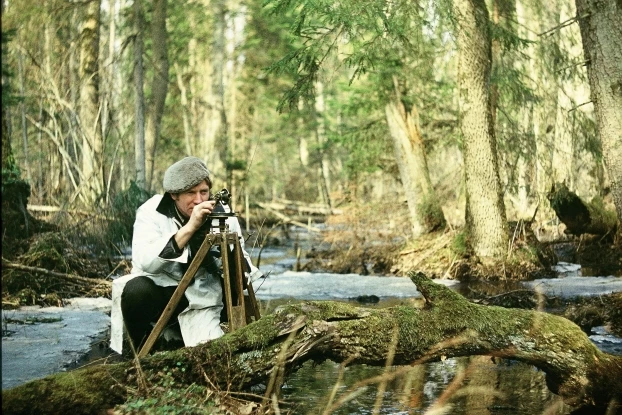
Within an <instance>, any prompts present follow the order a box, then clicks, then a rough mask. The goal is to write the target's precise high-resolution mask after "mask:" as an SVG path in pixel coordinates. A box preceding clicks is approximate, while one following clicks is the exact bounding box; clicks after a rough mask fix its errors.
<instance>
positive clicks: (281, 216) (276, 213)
mask: <svg viewBox="0 0 622 415" xmlns="http://www.w3.org/2000/svg"><path fill="white" fill-rule="evenodd" d="M256 204H257V206H259V207H260V208H262V209H264V210H266V211H268V212H270V213H271V214H273V215H274V216H276V217H277V218H279V219H281V220H282V221H283V223H291V224H293V225H296V226H300V227H301V228H306V229H308V230H309V231H312V232H321V230H320V229H318V228H316V227H314V226H309V225H308V224H306V223H302V222H300V221H297V220H295V219H292V218H290V217H289V216H287V215H284V214H282V213H281V212H279V211H277V210H275V209H273V208H271V207H270V206H268V204H266V203H259V202H256Z"/></svg>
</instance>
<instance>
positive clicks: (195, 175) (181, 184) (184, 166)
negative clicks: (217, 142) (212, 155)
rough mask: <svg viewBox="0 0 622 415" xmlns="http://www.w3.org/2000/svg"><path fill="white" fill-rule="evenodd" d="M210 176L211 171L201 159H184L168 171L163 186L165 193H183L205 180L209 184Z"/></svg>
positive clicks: (165, 173)
mask: <svg viewBox="0 0 622 415" xmlns="http://www.w3.org/2000/svg"><path fill="white" fill-rule="evenodd" d="M209 176H210V173H209V170H208V169H207V166H206V165H205V163H203V162H202V161H201V159H199V158H196V157H184V158H183V159H181V160H179V161H178V162H177V163H175V164H173V165H171V166H170V167H169V168H168V169H166V172H164V181H163V183H162V185H163V187H164V191H165V192H168V193H173V194H175V193H181V192H185V191H186V190H188V189H191V188H193V187H194V186H196V185H197V184H199V183H201V182H202V181H203V180H207V181H208V183H209V182H210V181H211V180H210V178H209Z"/></svg>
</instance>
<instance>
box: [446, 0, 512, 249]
mask: <svg viewBox="0 0 622 415" xmlns="http://www.w3.org/2000/svg"><path fill="white" fill-rule="evenodd" d="M453 9H454V14H455V16H456V20H457V22H458V28H457V43H458V49H459V63H458V65H459V69H458V85H459V88H460V92H459V93H460V112H461V117H460V130H461V132H462V137H463V147H464V148H463V152H464V174H465V184H466V225H467V229H468V232H469V242H470V245H471V248H472V249H473V251H474V253H475V255H476V256H477V257H478V258H480V259H481V260H484V261H490V260H493V261H494V260H499V259H501V258H503V257H504V255H505V252H506V249H507V245H508V243H507V241H508V230H507V223H506V217H505V207H504V204H503V194H502V191H501V183H500V178H499V166H498V159H497V144H496V140H495V135H494V129H493V125H492V117H491V114H490V95H489V85H490V67H491V40H490V33H489V29H488V25H489V19H488V9H487V8H486V3H485V2H484V0H473V1H471V0H454V2H453Z"/></svg>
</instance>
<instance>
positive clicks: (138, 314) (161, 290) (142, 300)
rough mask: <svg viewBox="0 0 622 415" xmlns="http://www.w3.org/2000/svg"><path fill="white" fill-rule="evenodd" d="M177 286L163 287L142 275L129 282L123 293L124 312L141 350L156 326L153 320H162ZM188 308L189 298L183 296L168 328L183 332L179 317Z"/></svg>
mask: <svg viewBox="0 0 622 415" xmlns="http://www.w3.org/2000/svg"><path fill="white" fill-rule="evenodd" d="M176 288H177V286H172V287H161V286H159V285H156V283H155V282H153V280H152V279H151V278H148V277H145V276H138V277H135V278H132V279H131V280H130V281H128V282H127V284H126V285H125V288H124V289H123V293H122V294H121V312H122V313H123V321H124V323H125V328H126V329H127V332H128V335H129V337H130V339H131V341H132V344H133V345H134V349H135V350H136V352H138V351H139V350H140V348H141V347H142V345H143V343H144V342H145V340H147V337H149V334H150V333H151V330H152V329H153V326H152V323H155V322H157V321H158V319H159V318H160V316H161V315H162V312H163V311H164V309H165V308H166V305H167V304H168V302H169V300H170V299H171V297H172V296H173V293H174V292H175V289H176ZM186 307H188V299H187V298H186V297H185V296H183V297H182V298H181V300H180V301H179V304H178V305H177V308H176V309H175V311H174V312H173V315H172V316H171V318H170V320H169V321H168V324H167V327H172V328H173V329H176V330H178V331H179V323H178V321H177V316H178V315H179V314H180V313H181V312H182V311H183V310H184V309H185V308H186Z"/></svg>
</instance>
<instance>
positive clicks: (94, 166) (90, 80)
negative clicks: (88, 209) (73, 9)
mask: <svg viewBox="0 0 622 415" xmlns="http://www.w3.org/2000/svg"><path fill="white" fill-rule="evenodd" d="M100 15H101V1H100V0H97V1H90V2H88V3H87V5H86V15H85V17H84V23H83V24H82V30H81V32H82V33H81V35H80V112H79V114H80V126H81V129H82V136H83V140H82V173H83V175H84V177H85V180H86V183H85V184H84V185H83V191H84V192H85V195H86V198H87V200H91V201H93V200H95V198H97V196H99V195H101V193H102V191H103V188H104V187H103V184H104V178H103V170H102V169H103V148H104V143H103V139H102V135H101V124H100V111H99V26H100Z"/></svg>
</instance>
